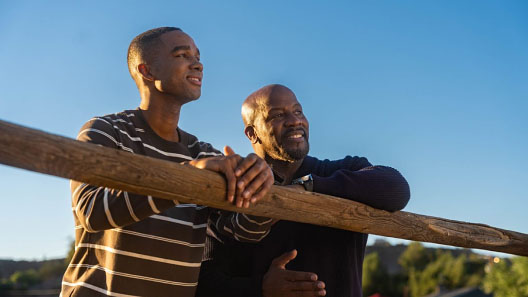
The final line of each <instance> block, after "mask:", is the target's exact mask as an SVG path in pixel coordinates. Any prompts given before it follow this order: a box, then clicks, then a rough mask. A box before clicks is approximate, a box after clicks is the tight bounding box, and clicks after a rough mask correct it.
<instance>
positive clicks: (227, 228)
mask: <svg viewBox="0 0 528 297" xmlns="http://www.w3.org/2000/svg"><path fill="white" fill-rule="evenodd" d="M210 218H211V220H210V223H211V227H213V230H216V231H217V232H220V233H222V234H224V235H227V236H229V237H233V238H234V239H236V240H238V241H241V242H258V241H260V240H262V239H263V238H264V237H266V235H268V233H269V230H270V228H271V226H272V224H273V220H272V219H270V218H264V217H257V216H251V215H246V214H242V213H233V212H228V211H221V210H216V211H213V212H212V213H211V216H210Z"/></svg>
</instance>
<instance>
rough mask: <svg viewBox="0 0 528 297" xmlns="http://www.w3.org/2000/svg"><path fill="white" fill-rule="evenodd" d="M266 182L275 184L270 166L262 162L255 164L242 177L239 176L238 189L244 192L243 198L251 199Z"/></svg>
mask: <svg viewBox="0 0 528 297" xmlns="http://www.w3.org/2000/svg"><path fill="white" fill-rule="evenodd" d="M266 182H268V183H269V182H271V183H273V175H272V174H271V170H270V169H269V166H268V165H267V164H266V163H265V162H264V161H263V160H260V161H259V162H255V164H254V165H253V166H252V167H251V168H249V170H247V171H246V172H245V173H244V174H243V175H242V176H241V177H240V176H239V179H238V183H237V187H238V190H243V192H242V197H244V198H245V199H250V198H251V197H252V196H253V194H254V193H256V192H257V190H258V189H259V188H260V187H262V186H263V185H265V184H266Z"/></svg>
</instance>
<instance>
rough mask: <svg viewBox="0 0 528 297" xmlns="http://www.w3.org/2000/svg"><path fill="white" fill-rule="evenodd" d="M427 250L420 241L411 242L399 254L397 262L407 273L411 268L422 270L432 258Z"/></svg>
mask: <svg viewBox="0 0 528 297" xmlns="http://www.w3.org/2000/svg"><path fill="white" fill-rule="evenodd" d="M432 258H433V257H432V253H431V252H429V251H428V250H427V249H426V248H425V247H424V246H423V245H422V244H421V243H420V242H411V244H409V245H408V246H407V249H405V251H404V252H403V253H402V254H401V256H400V258H399V259H398V263H399V264H400V265H401V267H402V268H403V270H404V271H405V272H407V273H409V272H410V271H411V270H423V269H425V266H427V264H428V263H429V262H431V260H432Z"/></svg>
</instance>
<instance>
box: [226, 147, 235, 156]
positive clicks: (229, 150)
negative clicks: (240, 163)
mask: <svg viewBox="0 0 528 297" xmlns="http://www.w3.org/2000/svg"><path fill="white" fill-rule="evenodd" d="M234 154H235V151H234V150H233V149H232V148H231V147H230V146H229V145H226V146H224V155H226V156H231V155H234Z"/></svg>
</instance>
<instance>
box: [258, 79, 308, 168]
mask: <svg viewBox="0 0 528 297" xmlns="http://www.w3.org/2000/svg"><path fill="white" fill-rule="evenodd" d="M263 103H264V108H263V110H261V111H260V115H259V116H258V117H257V121H256V122H255V131H256V133H257V136H258V138H259V139H260V142H261V145H262V148H263V150H264V152H265V153H266V154H267V155H268V156H270V157H271V158H272V159H276V160H282V161H288V162H293V161H297V160H302V159H304V157H306V155H307V154H308V150H309V148H310V146H309V143H308V132H309V127H308V120H307V119H306V118H305V117H304V113H303V110H302V106H301V104H300V103H299V102H298V101H297V98H296V97H295V94H294V93H293V92H292V91H290V90H289V89H287V88H279V89H277V90H273V92H272V93H271V95H270V96H269V98H267V100H266V102H263Z"/></svg>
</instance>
